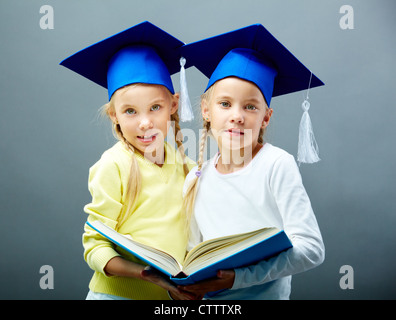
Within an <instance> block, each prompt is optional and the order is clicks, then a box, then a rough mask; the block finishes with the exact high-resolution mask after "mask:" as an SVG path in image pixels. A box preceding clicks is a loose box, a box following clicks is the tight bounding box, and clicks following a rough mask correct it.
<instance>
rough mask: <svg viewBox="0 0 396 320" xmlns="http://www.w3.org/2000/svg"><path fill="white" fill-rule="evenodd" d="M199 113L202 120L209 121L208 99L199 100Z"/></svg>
mask: <svg viewBox="0 0 396 320" xmlns="http://www.w3.org/2000/svg"><path fill="white" fill-rule="evenodd" d="M201 113H202V117H203V118H204V120H205V121H206V122H209V121H210V118H209V104H208V101H207V100H206V99H202V100H201Z"/></svg>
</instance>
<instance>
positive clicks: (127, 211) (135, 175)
mask: <svg viewBox="0 0 396 320" xmlns="http://www.w3.org/2000/svg"><path fill="white" fill-rule="evenodd" d="M138 85H142V84H132V85H129V86H125V87H123V88H121V89H118V90H119V91H125V90H128V89H129V88H131V87H132V86H138ZM168 92H169V91H168ZM169 94H171V93H170V92H169ZM114 110H115V106H114V95H113V96H112V98H111V99H110V101H109V103H107V104H105V105H104V106H103V107H102V113H103V114H106V115H107V116H108V117H109V118H110V119H111V117H110V114H112V113H113V112H114ZM171 123H172V126H173V131H174V134H175V141H176V144H177V146H178V147H177V149H178V151H179V152H180V155H181V158H182V160H183V170H184V175H185V176H186V175H187V174H188V171H189V169H188V166H187V162H186V156H185V153H184V147H183V135H182V132H181V129H180V125H179V115H178V113H177V111H176V112H175V113H173V114H172V115H171ZM113 134H114V136H115V137H116V138H117V139H118V140H120V141H121V142H123V143H124V145H125V147H126V148H127V149H128V150H129V151H130V153H131V167H130V171H129V178H128V184H127V188H126V196H125V199H126V200H125V203H124V205H123V208H122V210H121V213H120V216H119V218H118V223H117V230H118V229H119V228H120V227H121V225H122V224H123V223H124V222H125V221H126V220H128V218H129V217H130V216H131V215H132V213H133V211H134V210H135V205H136V201H137V199H138V197H139V193H140V190H141V175H140V170H139V164H138V161H137V158H136V156H135V148H134V146H133V145H132V144H131V143H129V141H128V140H127V139H126V138H125V137H124V135H123V133H122V130H121V127H120V125H119V124H116V123H114V124H113Z"/></svg>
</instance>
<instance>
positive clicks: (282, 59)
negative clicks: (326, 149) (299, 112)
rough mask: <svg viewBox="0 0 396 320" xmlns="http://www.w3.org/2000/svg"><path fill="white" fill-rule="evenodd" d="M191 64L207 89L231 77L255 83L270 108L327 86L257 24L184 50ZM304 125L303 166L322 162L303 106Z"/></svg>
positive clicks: (300, 151) (196, 43) (305, 107)
mask: <svg viewBox="0 0 396 320" xmlns="http://www.w3.org/2000/svg"><path fill="white" fill-rule="evenodd" d="M182 55H183V56H184V57H185V58H187V62H188V64H191V65H194V66H195V67H196V68H197V69H198V70H200V71H201V72H202V73H203V74H204V75H206V76H207V77H208V78H209V83H208V86H207V88H206V89H205V91H206V90H208V89H209V87H211V86H212V85H213V84H214V83H215V82H216V81H219V80H221V79H224V78H227V77H231V76H234V77H238V78H240V79H243V80H247V81H250V82H253V83H254V84H255V85H256V86H257V87H258V88H259V89H260V91H261V92H262V93H263V96H264V98H265V100H266V102H267V105H268V106H269V105H270V102H271V99H272V97H275V96H280V95H284V94H288V93H292V92H296V91H300V90H307V89H310V88H314V87H318V86H322V85H324V84H323V82H322V81H321V80H320V79H318V78H317V77H316V76H315V75H314V74H313V73H312V72H311V71H310V70H309V69H308V68H307V67H305V66H304V65H303V64H302V63H301V62H300V61H299V60H298V59H297V58H296V57H295V56H294V55H293V54H292V53H290V51H289V50H287V49H286V48H285V47H284V46H283V45H282V44H281V43H280V42H279V41H278V40H277V39H276V38H275V37H274V36H273V35H272V34H271V33H270V32H268V31H267V29H265V28H264V27H263V26H262V25H261V24H254V25H251V26H247V27H244V28H241V29H237V30H234V31H231V32H227V33H224V34H220V35H217V36H214V37H211V38H207V39H204V40H200V41H197V42H194V43H191V44H188V45H185V46H184V47H183V48H182ZM303 108H304V115H303V118H302V121H301V124H300V138H299V155H298V161H299V162H306V163H313V162H316V161H319V160H320V159H319V157H318V155H317V149H318V148H317V144H316V141H315V138H314V136H313V131H312V125H311V122H310V119H309V115H308V109H309V103H308V101H304V103H303Z"/></svg>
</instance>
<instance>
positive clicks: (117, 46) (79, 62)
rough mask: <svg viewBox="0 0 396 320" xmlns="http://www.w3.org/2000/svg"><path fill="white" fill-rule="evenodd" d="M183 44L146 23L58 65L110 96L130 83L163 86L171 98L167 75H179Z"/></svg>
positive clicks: (94, 45) (171, 88)
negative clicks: (73, 72)
mask: <svg viewBox="0 0 396 320" xmlns="http://www.w3.org/2000/svg"><path fill="white" fill-rule="evenodd" d="M183 45H184V43H183V42H182V41H180V40H178V39H176V38H175V37H173V36H172V35H170V34H168V33H167V32H165V31H163V30H162V29H160V28H158V27H156V26H155V25H153V24H152V23H150V22H148V21H145V22H142V23H140V24H137V25H135V26H133V27H131V28H129V29H127V30H124V31H122V32H120V33H117V34H115V35H113V36H111V37H109V38H106V39H104V40H102V41H99V42H97V43H95V44H93V45H91V46H89V47H87V48H85V49H83V50H81V51H79V52H77V53H75V54H73V55H72V56H70V57H68V58H67V59H65V60H63V61H62V62H61V63H60V64H61V65H62V66H65V67H67V68H69V69H71V70H72V71H75V72H77V73H78V74H80V75H82V76H84V77H86V78H87V79H89V80H91V81H93V82H95V83H97V84H98V85H100V86H102V87H105V88H107V89H108V93H109V100H110V98H111V96H112V95H113V93H114V92H115V91H116V90H117V89H119V88H121V87H123V86H126V85H129V84H133V83H149V84H159V85H163V86H165V87H166V88H168V90H169V91H170V92H171V93H172V94H174V89H173V85H172V81H171V77H170V75H172V74H174V73H176V72H179V71H180V64H179V59H180V48H181V47H182V46H183Z"/></svg>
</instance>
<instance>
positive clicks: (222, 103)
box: [220, 101, 230, 108]
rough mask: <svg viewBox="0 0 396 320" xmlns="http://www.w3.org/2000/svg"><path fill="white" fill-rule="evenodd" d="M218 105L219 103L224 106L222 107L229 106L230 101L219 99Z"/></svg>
mask: <svg viewBox="0 0 396 320" xmlns="http://www.w3.org/2000/svg"><path fill="white" fill-rule="evenodd" d="M220 105H221V106H222V107H224V108H228V107H230V103H229V102H227V101H221V102H220Z"/></svg>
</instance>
